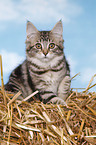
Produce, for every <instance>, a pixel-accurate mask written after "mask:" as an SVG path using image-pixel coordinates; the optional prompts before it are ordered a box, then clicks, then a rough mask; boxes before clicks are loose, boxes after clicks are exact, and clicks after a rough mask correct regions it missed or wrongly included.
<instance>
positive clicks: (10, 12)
mask: <svg viewBox="0 0 96 145" xmlns="http://www.w3.org/2000/svg"><path fill="white" fill-rule="evenodd" d="M80 13H82V8H81V7H80V6H79V5H76V4H74V3H72V2H70V0H20V1H13V0H6V1H4V0H0V21H8V20H9V21H10V20H14V21H17V22H23V21H24V20H25V19H29V20H32V21H34V22H39V23H43V24H44V23H46V22H47V23H48V22H51V21H52V20H55V21H57V20H59V19H63V21H65V22H67V23H68V22H70V20H71V19H72V17H75V16H78V15H79V14H80Z"/></svg>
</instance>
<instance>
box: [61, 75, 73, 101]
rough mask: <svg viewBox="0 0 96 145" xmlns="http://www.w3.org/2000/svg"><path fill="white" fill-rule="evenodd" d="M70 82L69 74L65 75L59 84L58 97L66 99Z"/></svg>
mask: <svg viewBox="0 0 96 145" xmlns="http://www.w3.org/2000/svg"><path fill="white" fill-rule="evenodd" d="M70 83H71V78H70V76H65V77H64V79H63V80H62V81H61V83H60V85H59V88H58V97H60V98H62V99H63V100H66V98H67V97H68V95H69V93H70Z"/></svg>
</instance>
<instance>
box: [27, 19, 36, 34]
mask: <svg viewBox="0 0 96 145" xmlns="http://www.w3.org/2000/svg"><path fill="white" fill-rule="evenodd" d="M37 32H38V30H37V29H36V27H35V26H34V25H33V24H32V23H31V22H30V21H27V27H26V33H27V36H30V35H31V34H33V35H34V34H36V33H37Z"/></svg>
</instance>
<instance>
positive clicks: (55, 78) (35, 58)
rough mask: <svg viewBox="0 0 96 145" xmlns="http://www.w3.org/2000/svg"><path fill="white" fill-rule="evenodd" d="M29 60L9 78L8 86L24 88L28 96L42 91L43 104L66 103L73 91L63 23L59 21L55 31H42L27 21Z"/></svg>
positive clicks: (11, 88)
mask: <svg viewBox="0 0 96 145" xmlns="http://www.w3.org/2000/svg"><path fill="white" fill-rule="evenodd" d="M26 31H27V38H26V60H25V61H24V62H23V63H22V64H21V65H19V66H18V67H17V68H16V69H15V70H13V72H12V73H11V75H10V77H9V81H8V83H7V84H6V85H5V89H6V90H8V91H12V92H17V91H19V90H21V91H22V95H23V96H24V97H27V96H28V95H30V94H31V93H32V92H34V91H35V90H39V92H40V93H39V95H37V96H36V99H39V100H40V101H42V102H43V103H50V102H51V103H57V104H65V101H64V100H65V99H66V97H67V96H68V94H69V90H70V82H71V81H70V80H71V79H70V69H69V65H68V63H67V61H66V58H65V55H64V51H63V41H64V40H63V36H62V33H63V26H62V22H61V21H59V22H58V23H57V24H56V25H55V26H54V28H53V29H52V30H51V31H38V30H37V29H36V27H35V26H34V25H33V24H32V23H31V22H29V21H28V22H27V29H26Z"/></svg>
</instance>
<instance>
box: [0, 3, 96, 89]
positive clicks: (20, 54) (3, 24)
mask: <svg viewBox="0 0 96 145" xmlns="http://www.w3.org/2000/svg"><path fill="white" fill-rule="evenodd" d="M60 19H62V22H63V37H64V40H65V42H64V47H65V50H64V52H65V55H66V58H67V59H68V61H69V64H70V68H71V76H74V75H75V74H76V73H78V72H80V75H79V76H77V77H76V78H75V79H74V80H73V81H72V85H71V87H72V88H73V87H74V88H78V87H80V88H86V87H87V85H88V83H89V81H90V79H91V77H92V76H93V75H94V74H95V73H96V0H6V1H4V0H0V54H1V55H2V58H3V72H4V83H6V82H7V81H8V77H9V75H10V73H11V71H12V70H13V69H14V68H15V67H16V66H17V65H19V64H20V63H21V62H22V61H23V60H24V59H25V47H26V46H25V39H26V22H27V20H29V21H31V22H32V23H33V24H34V25H35V26H36V27H37V29H38V30H50V29H52V28H53V27H54V25H55V24H56V23H57V21H59V20H60ZM93 83H96V79H94V82H93ZM0 84H1V82H0ZM95 89H96V87H94V88H93V89H92V91H95Z"/></svg>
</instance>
